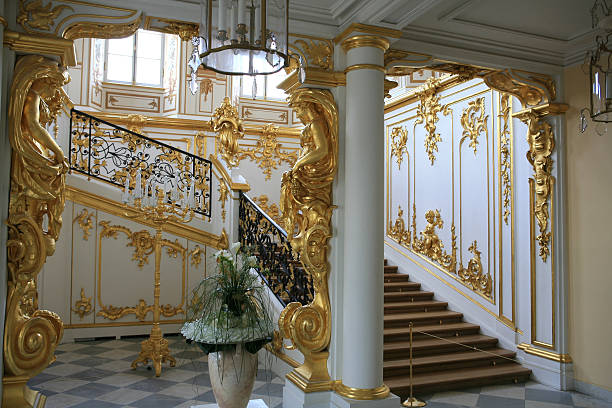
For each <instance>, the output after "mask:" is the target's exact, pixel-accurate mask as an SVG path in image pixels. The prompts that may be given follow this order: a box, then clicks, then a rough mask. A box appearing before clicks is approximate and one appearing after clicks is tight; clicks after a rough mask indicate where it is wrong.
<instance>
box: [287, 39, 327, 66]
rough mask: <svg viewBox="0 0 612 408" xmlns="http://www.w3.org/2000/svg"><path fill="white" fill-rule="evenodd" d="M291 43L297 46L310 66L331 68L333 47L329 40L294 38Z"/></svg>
mask: <svg viewBox="0 0 612 408" xmlns="http://www.w3.org/2000/svg"><path fill="white" fill-rule="evenodd" d="M293 44H294V45H295V46H296V47H297V46H301V47H297V48H299V49H300V50H301V51H302V52H303V53H304V56H305V57H307V58H306V61H307V63H308V66H310V67H319V68H321V69H325V70H328V69H331V68H332V67H333V55H334V47H333V44H332V43H331V41H329V40H321V41H315V40H308V41H305V40H295V41H294V42H293Z"/></svg>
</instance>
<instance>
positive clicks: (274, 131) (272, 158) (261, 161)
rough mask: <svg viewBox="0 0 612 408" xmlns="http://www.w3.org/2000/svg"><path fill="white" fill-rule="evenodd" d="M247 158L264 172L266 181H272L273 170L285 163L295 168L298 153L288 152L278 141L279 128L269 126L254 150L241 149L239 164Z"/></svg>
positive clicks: (264, 128) (264, 130) (264, 129)
mask: <svg viewBox="0 0 612 408" xmlns="http://www.w3.org/2000/svg"><path fill="white" fill-rule="evenodd" d="M283 150H284V151H283ZM245 158H249V159H251V160H252V161H254V162H256V163H257V166H258V167H259V168H260V169H262V170H263V173H264V175H265V176H266V180H270V178H272V170H276V169H277V168H278V166H279V165H281V164H282V163H283V162H285V163H287V164H289V165H290V166H293V165H294V164H295V162H296V161H297V158H298V157H297V151H287V149H284V148H283V144H282V143H280V142H279V141H278V126H275V125H272V124H268V125H266V126H264V127H263V133H262V135H261V137H260V138H259V139H258V140H257V144H256V145H255V148H254V149H247V148H240V152H239V154H238V162H240V161H242V160H244V159H245Z"/></svg>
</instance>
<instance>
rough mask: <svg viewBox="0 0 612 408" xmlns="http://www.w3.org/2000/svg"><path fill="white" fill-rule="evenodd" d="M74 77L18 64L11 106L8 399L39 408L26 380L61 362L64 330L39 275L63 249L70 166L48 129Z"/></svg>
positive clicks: (34, 59)
mask: <svg viewBox="0 0 612 408" xmlns="http://www.w3.org/2000/svg"><path fill="white" fill-rule="evenodd" d="M68 80H69V78H68V75H67V73H66V72H65V71H63V70H61V69H60V68H59V67H58V64H57V63H56V62H54V61H52V60H50V59H47V58H44V57H42V56H26V57H22V58H21V59H19V61H18V62H17V64H16V66H15V71H14V77H13V84H12V87H11V96H10V98H11V99H10V103H9V139H10V142H11V148H12V158H11V189H10V199H9V217H8V220H7V224H8V233H9V236H8V241H7V258H8V265H7V266H8V270H9V278H8V291H7V292H8V293H7V305H6V321H5V330H4V344H3V351H4V378H3V384H4V386H3V392H2V394H3V395H2V401H3V406H7V407H28V406H31V405H32V403H33V401H34V400H35V399H36V394H37V393H36V392H35V391H32V390H30V389H29V388H27V386H26V383H27V381H28V379H29V378H31V377H33V376H34V375H36V374H38V373H39V372H41V371H42V370H43V369H45V368H46V367H47V366H48V365H49V363H50V362H51V361H53V358H54V352H55V347H56V346H57V344H58V343H59V341H60V339H61V337H62V332H63V325H62V322H61V320H60V318H59V317H58V316H57V314H55V313H53V312H49V311H46V310H38V302H37V290H36V277H37V275H38V273H39V272H40V270H41V269H42V266H43V265H44V263H45V261H46V258H47V256H50V255H52V254H53V252H54V251H55V242H56V240H57V239H58V237H59V233H60V228H61V226H62V217H61V214H62V212H63V210H64V188H65V174H66V171H67V169H68V166H67V165H66V163H65V158H64V153H63V152H62V149H61V148H60V147H59V146H58V145H57V143H56V142H55V140H54V139H53V137H52V136H51V135H50V134H49V132H48V131H47V130H46V129H45V126H46V125H47V124H49V123H51V122H52V121H53V120H55V119H56V117H57V115H58V113H59V111H60V110H61V108H62V104H63V103H64V95H65V94H64V93H63V91H62V89H61V87H62V86H63V85H65V84H66V83H67V82H68Z"/></svg>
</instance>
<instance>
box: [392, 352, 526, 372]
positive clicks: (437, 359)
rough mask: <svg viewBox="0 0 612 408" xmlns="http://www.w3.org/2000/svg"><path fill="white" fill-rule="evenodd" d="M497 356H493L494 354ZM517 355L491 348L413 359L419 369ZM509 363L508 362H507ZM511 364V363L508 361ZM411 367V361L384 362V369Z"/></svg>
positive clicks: (413, 364)
mask: <svg viewBox="0 0 612 408" xmlns="http://www.w3.org/2000/svg"><path fill="white" fill-rule="evenodd" d="M491 353H492V354H495V355H492V354H491ZM515 354H516V353H514V352H513V351H510V350H506V349H502V348H491V349H487V350H486V352H484V351H462V352H454V353H446V354H435V355H432V356H417V357H414V358H413V359H412V366H413V367H418V366H423V365H433V364H443V363H451V362H462V361H471V360H479V359H488V358H496V357H497V356H496V355H500V356H502V357H506V358H513V357H514V356H515ZM505 361H508V360H505ZM508 362H509V363H510V361H508ZM409 365H410V359H398V360H389V361H385V362H384V368H400V367H407V366H409Z"/></svg>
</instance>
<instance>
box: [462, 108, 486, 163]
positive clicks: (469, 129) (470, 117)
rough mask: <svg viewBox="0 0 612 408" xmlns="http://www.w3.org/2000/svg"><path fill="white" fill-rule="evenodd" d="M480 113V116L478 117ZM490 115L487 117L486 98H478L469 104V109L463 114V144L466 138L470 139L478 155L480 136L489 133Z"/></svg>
mask: <svg viewBox="0 0 612 408" xmlns="http://www.w3.org/2000/svg"><path fill="white" fill-rule="evenodd" d="M479 112H480V115H479V116H476V115H477V114H478V113H479ZM488 119H489V115H487V116H485V98H477V99H475V100H473V101H470V102H468V107H467V109H465V110H464V111H463V113H462V114H461V127H462V128H463V134H462V135H461V136H462V137H461V142H463V140H465V139H466V138H469V139H470V147H471V148H472V149H473V150H474V155H476V151H477V147H478V135H479V134H480V133H482V132H484V133H485V134H486V133H487V120H488Z"/></svg>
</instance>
